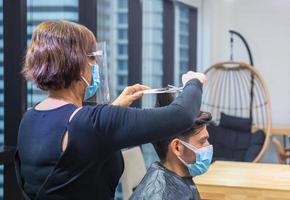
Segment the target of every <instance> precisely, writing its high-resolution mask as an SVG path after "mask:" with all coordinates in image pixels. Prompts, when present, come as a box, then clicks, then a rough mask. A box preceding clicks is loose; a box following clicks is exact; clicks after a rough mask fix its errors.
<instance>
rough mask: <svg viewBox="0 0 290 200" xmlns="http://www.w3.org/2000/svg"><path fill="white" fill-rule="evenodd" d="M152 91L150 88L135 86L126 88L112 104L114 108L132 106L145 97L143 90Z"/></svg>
mask: <svg viewBox="0 0 290 200" xmlns="http://www.w3.org/2000/svg"><path fill="white" fill-rule="evenodd" d="M148 89H150V88H149V87H148V86H145V85H141V84H135V85H132V86H128V87H126V88H125V89H124V90H123V92H122V93H121V94H120V96H119V97H118V98H117V99H116V100H115V101H114V102H113V103H112V105H114V106H130V105H131V104H132V103H133V102H134V101H136V100H138V99H140V98H141V97H142V96H143V92H142V91H143V90H148Z"/></svg>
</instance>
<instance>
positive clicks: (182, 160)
mask: <svg viewBox="0 0 290 200" xmlns="http://www.w3.org/2000/svg"><path fill="white" fill-rule="evenodd" d="M173 99H174V96H172V94H159V95H158V96H157V107H161V106H166V105H169V104H170V103H171V102H172V101H173ZM193 120H194V123H193V124H194V125H193V126H192V127H191V128H190V129H189V130H188V131H186V132H184V133H182V134H180V135H178V136H175V137H172V138H170V139H167V140H162V141H157V142H155V143H153V146H154V148H155V150H156V152H157V154H158V156H159V158H160V162H155V163H153V164H152V165H151V166H150V168H149V169H148V171H147V173H146V175H145V176H144V178H143V179H142V181H141V183H140V184H139V185H138V186H137V188H136V189H135V191H134V193H133V194H132V196H131V197H130V200H133V199H138V200H145V199H148V200H149V199H150V200H189V199H190V200H193V199H194V200H200V196H199V193H198V190H197V188H196V186H195V184H194V182H193V177H195V176H199V175H201V174H203V173H205V172H206V171H207V170H208V168H209V166H210V164H211V160H212V154H213V148H212V145H210V144H209V142H208V137H209V135H208V132H207V128H206V125H207V124H208V123H209V122H210V120H211V114H210V113H207V112H200V113H199V115H198V116H197V118H196V119H193Z"/></svg>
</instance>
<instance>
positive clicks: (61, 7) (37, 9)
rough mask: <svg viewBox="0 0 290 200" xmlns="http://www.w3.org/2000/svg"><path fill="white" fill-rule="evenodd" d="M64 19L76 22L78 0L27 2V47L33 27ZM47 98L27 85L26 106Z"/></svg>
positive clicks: (28, 0)
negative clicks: (47, 21) (41, 23)
mask: <svg viewBox="0 0 290 200" xmlns="http://www.w3.org/2000/svg"><path fill="white" fill-rule="evenodd" d="M49 19H66V20H70V21H75V22H77V21H78V0H50V1H38V0H27V38H28V41H27V43H28V45H29V43H30V39H31V35H32V32H33V30H34V29H35V27H36V26H37V25H38V24H39V23H40V22H42V21H44V20H49ZM46 96H47V93H46V92H43V91H41V90H39V89H38V88H37V87H36V86H35V85H34V84H32V83H31V82H28V83H27V105H28V107H31V106H33V105H34V104H36V103H37V102H39V101H41V100H43V99H44V98H45V97H46Z"/></svg>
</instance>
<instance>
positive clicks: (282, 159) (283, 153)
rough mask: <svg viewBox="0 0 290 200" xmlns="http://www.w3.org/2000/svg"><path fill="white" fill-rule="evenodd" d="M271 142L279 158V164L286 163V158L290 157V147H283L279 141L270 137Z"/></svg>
mask: <svg viewBox="0 0 290 200" xmlns="http://www.w3.org/2000/svg"><path fill="white" fill-rule="evenodd" d="M272 142H273V143H274V145H275V147H276V151H277V155H278V159H279V163H280V164H287V159H289V158H290V149H289V148H286V149H285V148H284V147H283V146H282V144H281V142H280V141H279V140H278V139H277V138H275V137H272Z"/></svg>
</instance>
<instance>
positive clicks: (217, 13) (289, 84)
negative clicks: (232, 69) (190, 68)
mask: <svg viewBox="0 0 290 200" xmlns="http://www.w3.org/2000/svg"><path fill="white" fill-rule="evenodd" d="M200 11H201V13H202V26H201V27H202V29H201V35H202V37H200V38H199V39H200V40H202V41H201V43H202V44H201V46H202V48H201V49H200V51H201V56H200V57H199V58H200V61H199V63H200V66H199V69H200V71H202V70H204V69H206V68H207V67H209V66H210V65H211V64H214V63H216V62H219V61H225V60H229V58H230V53H229V47H230V45H229V39H230V34H229V33H228V30H229V29H234V30H236V31H238V32H240V33H242V35H244V37H245V38H246V39H247V41H248V43H249V45H250V48H251V50H252V54H253V58H254V64H255V67H256V68H257V69H258V70H259V71H260V72H261V74H262V76H263V78H264V79H265V81H266V84H267V86H268V89H269V91H270V96H271V100H272V111H273V123H274V124H277V123H279V124H289V125H290V104H289V103H290V0H202V6H201V10H200ZM235 41H236V42H235V49H234V58H235V60H239V61H245V62H248V55H247V52H246V49H245V47H244V46H243V45H242V44H241V42H239V41H238V39H235Z"/></svg>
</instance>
